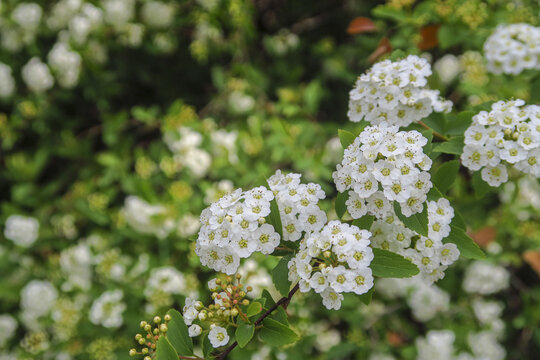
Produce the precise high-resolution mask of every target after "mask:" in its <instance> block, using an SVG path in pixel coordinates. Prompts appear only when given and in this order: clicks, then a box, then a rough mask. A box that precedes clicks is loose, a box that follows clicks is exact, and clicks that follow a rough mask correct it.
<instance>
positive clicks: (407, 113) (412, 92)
mask: <svg viewBox="0 0 540 360" xmlns="http://www.w3.org/2000/svg"><path fill="white" fill-rule="evenodd" d="M429 75H431V67H430V65H429V63H428V62H427V61H426V60H425V59H422V58H419V57H418V56H415V55H409V56H408V57H407V58H405V59H403V60H399V61H395V62H392V61H390V60H384V61H381V62H379V63H377V64H375V65H373V67H372V68H371V69H369V70H368V71H367V72H366V73H365V74H362V75H361V76H360V77H359V78H358V80H357V82H356V84H355V87H354V88H353V89H352V90H351V92H350V99H349V112H348V114H347V115H348V116H349V119H350V120H351V121H354V122H358V121H361V120H363V119H365V120H366V121H368V122H370V123H372V124H374V125H377V124H380V123H383V122H388V123H390V124H394V125H399V126H408V125H409V124H411V123H413V122H415V121H418V120H421V119H422V118H424V117H426V116H428V115H429V114H431V112H433V111H437V112H443V111H444V112H447V111H450V110H451V108H452V102H450V101H447V100H444V99H442V98H441V97H440V96H439V92H438V91H435V90H430V89H426V88H424V86H426V84H427V76H429Z"/></svg>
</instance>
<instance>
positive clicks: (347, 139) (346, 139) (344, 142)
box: [338, 129, 356, 149]
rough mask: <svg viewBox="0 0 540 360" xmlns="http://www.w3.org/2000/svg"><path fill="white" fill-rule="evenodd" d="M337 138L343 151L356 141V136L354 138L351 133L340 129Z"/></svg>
mask: <svg viewBox="0 0 540 360" xmlns="http://www.w3.org/2000/svg"><path fill="white" fill-rule="evenodd" d="M338 136H339V141H340V142H341V146H343V148H344V149H346V148H348V147H349V145H351V144H352V143H353V142H354V140H355V139H356V136H354V134H353V133H352V132H350V131H347V130H342V129H339V130H338Z"/></svg>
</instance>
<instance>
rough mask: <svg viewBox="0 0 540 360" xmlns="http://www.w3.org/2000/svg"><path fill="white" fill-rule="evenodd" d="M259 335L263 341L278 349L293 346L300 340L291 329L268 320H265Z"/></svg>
mask: <svg viewBox="0 0 540 360" xmlns="http://www.w3.org/2000/svg"><path fill="white" fill-rule="evenodd" d="M259 335H260V337H261V340H262V341H264V342H265V343H267V344H268V345H270V346H277V347H281V346H284V345H288V344H292V343H293V342H295V341H297V340H298V335H296V333H295V332H294V331H293V330H292V329H291V328H289V327H288V326H285V325H283V324H282V323H280V322H279V321H276V320H272V319H268V318H267V319H264V321H263V327H262V329H261V331H260V333H259Z"/></svg>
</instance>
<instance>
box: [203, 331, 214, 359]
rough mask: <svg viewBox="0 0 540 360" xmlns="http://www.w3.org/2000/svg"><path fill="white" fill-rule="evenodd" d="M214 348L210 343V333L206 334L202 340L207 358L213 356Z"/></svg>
mask: <svg viewBox="0 0 540 360" xmlns="http://www.w3.org/2000/svg"><path fill="white" fill-rule="evenodd" d="M212 350H214V347H213V346H212V344H211V343H210V339H209V338H208V334H205V335H204V337H203V340H202V351H203V355H204V358H205V359H210V358H212V356H211V355H210V354H211V353H212Z"/></svg>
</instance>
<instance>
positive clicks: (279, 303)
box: [216, 284, 300, 360]
mask: <svg viewBox="0 0 540 360" xmlns="http://www.w3.org/2000/svg"><path fill="white" fill-rule="evenodd" d="M299 288H300V285H299V284H296V285H295V286H294V287H293V288H292V290H291V291H289V295H287V297H282V298H281V299H279V300H278V301H277V302H276V303H275V304H274V306H272V307H271V308H270V309H268V310H267V311H266V312H265V313H264V314H262V315H261V316H259V318H258V319H257V320H255V322H254V323H253V325H254V326H257V325H259V324H260V323H262V322H263V320H264V319H266V318H267V317H268V315H270V314H271V313H272V312H273V311H274V310H276V309H277V308H278V307H279V306H281V307H282V308H284V309H287V306H289V303H290V302H291V298H292V297H293V295H294V294H295V293H296V292H297V291H298V289H299ZM237 345H238V342H236V341H235V342H234V343H232V344H231V346H229V347H228V348H227V349H225V350H224V351H223V352H222V353H220V354H218V355H216V360H223V359H225V358H226V357H227V355H229V353H230V352H231V351H233V349H234V348H235V347H236V346H237Z"/></svg>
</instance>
